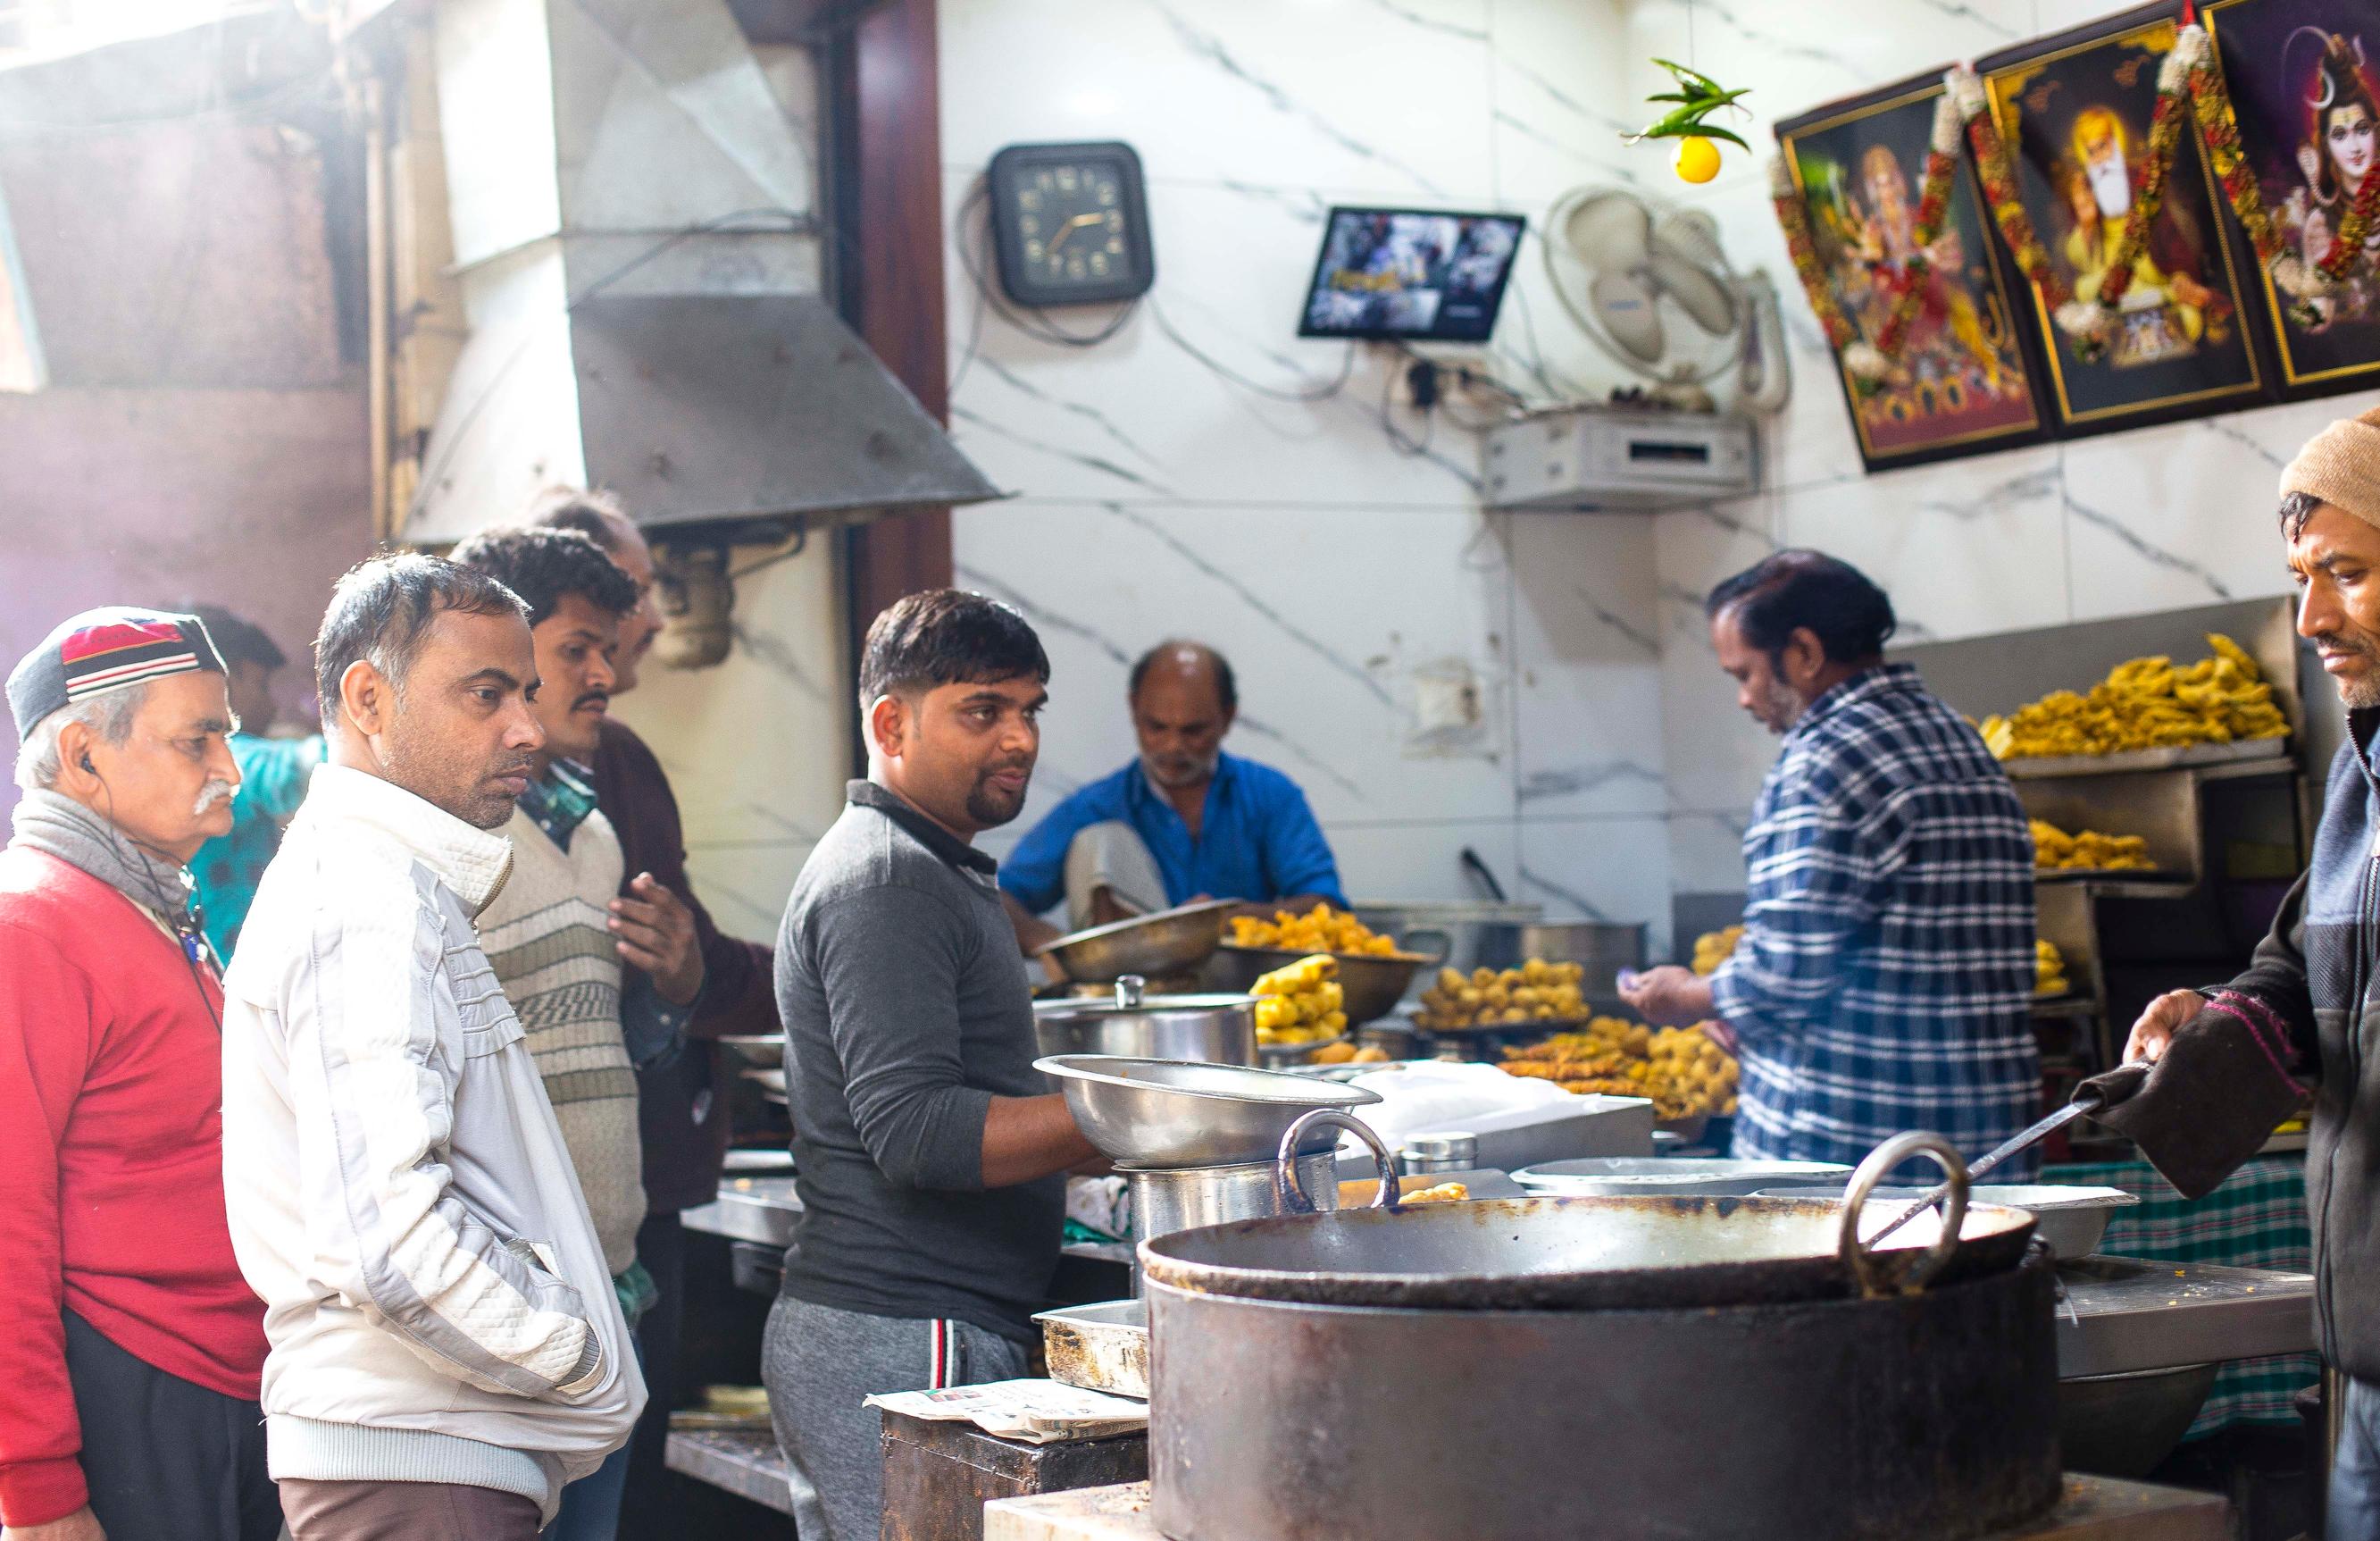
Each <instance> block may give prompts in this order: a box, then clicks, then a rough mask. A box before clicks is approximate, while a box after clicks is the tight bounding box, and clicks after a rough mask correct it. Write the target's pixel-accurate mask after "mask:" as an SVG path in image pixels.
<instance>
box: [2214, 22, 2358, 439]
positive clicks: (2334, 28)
mask: <svg viewBox="0 0 2380 1541" xmlns="http://www.w3.org/2000/svg"><path fill="white" fill-rule="evenodd" d="M2206 25H2207V28H2208V30H2209V31H2211V32H2212V33H2213V34H2214V37H2215V42H2216V47H2217V48H2219V49H2220V50H2221V51H2222V58H2223V78H2224V84H2225V86H2226V87H2228V90H2229V92H2230V95H2231V104H2232V107H2233V109H2234V111H2236V112H2237V113H2238V115H2239V118H2240V150H2241V151H2242V153H2244V154H2245V155H2246V156H2247V161H2248V165H2249V166H2250V168H2251V169H2253V171H2254V173H2255V176H2256V181H2257V184H2258V186H2259V187H2260V188H2261V189H2262V190H2263V192H2264V196H2265V207H2266V208H2267V209H2269V210H2270V211H2271V212H2272V214H2273V223H2274V226H2275V227H2276V228H2277V230H2278V231H2279V232H2280V234H2281V237H2282V238H2283V239H2284V240H2286V241H2287V242H2288V243H2289V250H2290V251H2293V252H2295V253H2296V254H2297V255H2298V256H2299V257H2300V258H2301V260H2303V261H2304V262H2305V263H2307V264H2308V265H2313V264H2316V263H2322V262H2324V261H2325V259H2331V258H2333V257H2334V254H2335V253H2336V252H2337V251H2338V245H2339V242H2340V238H2341V235H2342V231H2343V230H2345V228H2346V227H2347V226H2349V225H2350V223H2352V224H2354V225H2357V226H2361V227H2362V239H2361V240H2359V241H2357V242H2356V245H2357V247H2358V248H2359V250H2358V251H2357V252H2356V253H2355V254H2354V255H2353V256H2351V257H2349V258H2347V259H2346V263H2347V265H2346V270H2345V272H2343V273H2341V274H2339V275H2338V278H2337V281H2336V284H2335V287H2333V288H2332V289H2331V291H2330V292H2329V293H2327V294H2324V295H2321V296H2317V297H2314V298H2313V299H2311V300H2309V301H2308V304H2309V307H2310V309H2311V311H2312V312H2313V314H2312V315H2311V317H2298V316H2292V315H2291V314H2289V309H2290V307H2289V296H2288V295H2286V294H2280V295H2275V294H2271V293H2270V292H2269V291H2268V293H2267V300H2268V302H2269V303H2270V308H2271V310H2272V312H2273V315H2274V324H2275V330H2276V335H2277V338H2278V341H2279V344H2280V355H2281V366H2282V373H2283V377H2284V378H2285V379H2286V380H2287V382H2288V383H2289V385H2292V386H2299V385H2314V386H2315V387H2316V388H2315V389H2314V390H2313V391H2309V392H2307V393H2306V394H2310V395H2313V394H2320V393H2321V392H2322V391H2324V390H2342V389H2350V388H2353V387H2355V386H2358V385H2370V384H2371V377H2372V376H2373V375H2374V373H2380V176H2375V175H2374V172H2375V169H2380V92H2375V81H2380V72H2375V70H2374V64H2375V62H2380V61H2375V60H2374V59H2373V58H2372V57H2371V56H2370V55H2369V52H2368V49H2369V47H2370V46H2373V45H2380V13H2375V12H2374V10H2373V8H2372V6H2370V5H2369V4H2368V3H2367V0H2220V3H2218V4H2216V5H2212V6H2207V7H2206ZM2359 207H2361V208H2362V214H2361V215H2360V216H2358V215H2357V214H2356V211H2357V209H2358V208H2359Z"/></svg>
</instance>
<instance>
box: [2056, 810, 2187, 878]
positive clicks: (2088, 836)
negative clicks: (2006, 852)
mask: <svg viewBox="0 0 2380 1541" xmlns="http://www.w3.org/2000/svg"><path fill="white" fill-rule="evenodd" d="M2032 825H2033V864H2034V867H2035V868H2037V869H2039V870H2041V871H2045V872H2056V871H2077V872H2155V871H2156V863H2155V862H2152V861H2150V860H2149V843H2148V841H2147V840H2145V839H2143V838H2141V837H2140V836H2138V835H2103V834H2101V833H2099V831H2097V830H2095V829H2085V830H2083V831H2082V832H2081V833H2080V834H2074V835H2069V834H2068V833H2066V831H2064V830H2062V829H2060V828H2058V826H2056V825H2054V824H2048V823H2046V822H2044V821H2043V820H2040V819H2034V820H2033V821H2032Z"/></svg>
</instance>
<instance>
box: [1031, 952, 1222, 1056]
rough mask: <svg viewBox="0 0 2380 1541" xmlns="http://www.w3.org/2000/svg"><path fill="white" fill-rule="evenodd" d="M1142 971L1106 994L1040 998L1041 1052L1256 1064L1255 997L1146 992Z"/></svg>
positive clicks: (1036, 1028) (1036, 1022)
mask: <svg viewBox="0 0 2380 1541" xmlns="http://www.w3.org/2000/svg"><path fill="white" fill-rule="evenodd" d="M1140 984H1141V981H1140V976H1139V975H1137V974H1126V975H1124V976H1123V978H1122V979H1119V980H1117V981H1116V985H1115V990H1114V992H1113V994H1112V995H1111V996H1109V997H1106V998H1103V999H1100V998H1092V999H1068V1000H1045V1001H1038V1002H1036V1003H1035V1004H1034V1007H1033V1032H1034V1035H1035V1037H1036V1038H1037V1039H1038V1041H1039V1043H1040V1046H1041V1052H1042V1053H1043V1054H1045V1055H1050V1054H1111V1055H1125V1056H1129V1057H1131V1058H1136V1059H1185V1060H1195V1061H1197V1062H1199V1063H1202V1064H1208V1065H1253V1064H1255V1063H1256V1062H1257V1003H1256V997H1253V996H1149V995H1143V994H1141V992H1140Z"/></svg>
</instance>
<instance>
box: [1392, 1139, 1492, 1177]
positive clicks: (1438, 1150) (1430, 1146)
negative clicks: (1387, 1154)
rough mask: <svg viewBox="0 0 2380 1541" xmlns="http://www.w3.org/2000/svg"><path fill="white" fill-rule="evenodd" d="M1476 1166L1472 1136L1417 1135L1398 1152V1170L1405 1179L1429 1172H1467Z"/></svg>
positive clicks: (1475, 1144) (1476, 1143) (1476, 1146)
mask: <svg viewBox="0 0 2380 1541" xmlns="http://www.w3.org/2000/svg"><path fill="white" fill-rule="evenodd" d="M1477 1165H1479V1137H1478V1136H1477V1135H1475V1134H1460V1133H1451V1132H1450V1133H1445V1134H1416V1135H1415V1136H1414V1137H1413V1138H1412V1139H1410V1140H1408V1141H1406V1142H1405V1144H1404V1148H1403V1150H1401V1151H1399V1152H1397V1169H1398V1170H1399V1171H1401V1172H1403V1174H1404V1175H1405V1176H1407V1177H1420V1176H1424V1175H1426V1174H1427V1173H1431V1172H1467V1171H1469V1170H1470V1169H1471V1168H1474V1167H1476V1166H1477Z"/></svg>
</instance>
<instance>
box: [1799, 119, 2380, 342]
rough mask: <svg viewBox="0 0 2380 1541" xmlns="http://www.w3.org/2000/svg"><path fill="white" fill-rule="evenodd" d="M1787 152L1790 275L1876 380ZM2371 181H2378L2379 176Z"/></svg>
mask: <svg viewBox="0 0 2380 1541" xmlns="http://www.w3.org/2000/svg"><path fill="white" fill-rule="evenodd" d="M1791 153H1792V151H1791V150H1790V149H1788V150H1787V151H1786V152H1785V153H1784V154H1780V155H1779V156H1778V157H1777V158H1776V159H1775V160H1773V161H1771V162H1770V163H1769V164H1768V201H1769V203H1770V205H1771V206H1772V207H1774V208H1775V209H1776V211H1777V223H1778V225H1779V227H1781V228H1782V229H1783V230H1784V232H1785V251H1786V254H1787V255H1788V256H1790V257H1791V258H1792V260H1793V275H1794V276H1795V277H1797V278H1799V279H1801V280H1802V292H1803V295H1805V296H1807V297H1808V299H1809V301H1810V309H1811V311H1812V312H1815V314H1816V316H1817V318H1818V325H1819V327H1820V329H1821V330H1823V331H1824V332H1825V333H1826V334H1827V341H1828V344H1829V345H1831V346H1832V347H1833V348H1834V349H1835V351H1836V352H1838V353H1840V354H1841V355H1842V356H1843V361H1844V363H1845V365H1846V366H1847V367H1849V368H1850V369H1851V371H1852V374H1853V375H1854V376H1855V377H1857V378H1859V379H1862V380H1869V379H1880V378H1882V377H1883V374H1884V370H1883V368H1882V363H1883V359H1882V356H1881V355H1877V357H1876V361H1875V362H1876V366H1877V367H1876V373H1874V374H1873V375H1871V374H1869V373H1867V371H1866V368H1865V367H1864V366H1866V365H1867V364H1868V362H1869V361H1868V360H1867V359H1866V358H1865V357H1864V356H1863V357H1860V358H1858V359H1856V360H1855V359H1854V358H1853V355H1854V354H1863V355H1864V354H1872V353H1875V352H1876V350H1875V349H1873V348H1871V347H1869V345H1868V344H1867V343H1866V342H1865V341H1864V340H1862V338H1861V336H1860V335H1859V328H1857V327H1855V326H1853V325H1852V323H1851V318H1850V317H1849V316H1846V315H1845V314H1843V308H1842V307H1841V306H1840V305H1839V304H1837V303H1836V302H1835V291H1834V289H1833V288H1832V287H1830V286H1829V285H1828V283H1827V273H1826V269H1824V268H1822V267H1820V266H1819V265H1818V249H1817V247H1816V246H1815V244H1813V243H1812V241H1811V239H1810V214H1809V211H1808V209H1806V208H1805V207H1804V206H1803V202H1802V190H1800V189H1799V188H1797V187H1795V186H1794V185H1793V169H1792V167H1791V166H1790V165H1787V164H1786V156H1787V155H1790V154H1791ZM2373 180H2374V181H2375V182H2380V177H2374V178H2373Z"/></svg>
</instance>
